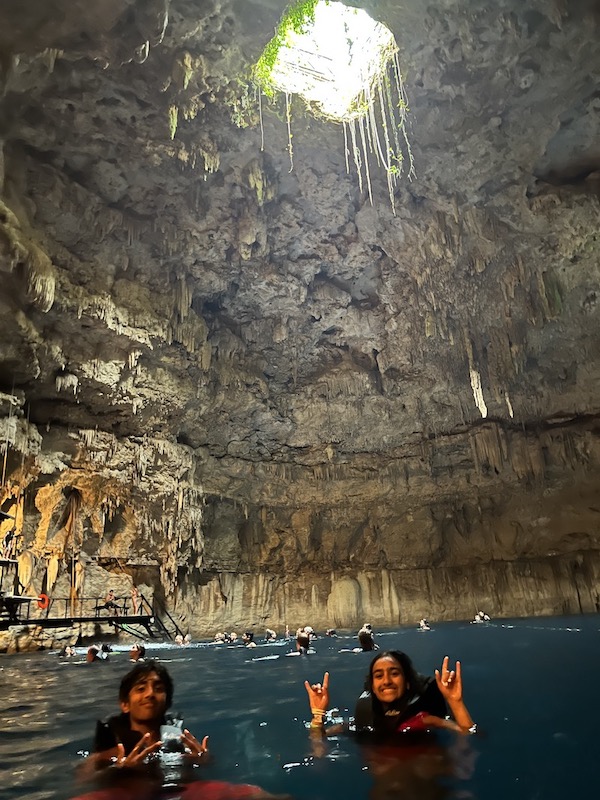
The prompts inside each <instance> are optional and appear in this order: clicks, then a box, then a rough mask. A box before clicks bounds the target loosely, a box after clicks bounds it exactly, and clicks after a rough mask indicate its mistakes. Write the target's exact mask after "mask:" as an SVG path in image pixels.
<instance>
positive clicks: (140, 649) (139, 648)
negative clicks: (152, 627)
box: [129, 642, 146, 661]
mask: <svg viewBox="0 0 600 800" xmlns="http://www.w3.org/2000/svg"><path fill="white" fill-rule="evenodd" d="M145 657H146V648H145V647H144V645H143V644H137V642H136V643H135V644H133V645H131V650H130V651H129V660H130V661H143V660H144V658H145Z"/></svg>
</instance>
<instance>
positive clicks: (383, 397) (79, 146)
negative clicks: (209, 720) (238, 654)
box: [0, 0, 600, 634]
mask: <svg viewBox="0 0 600 800" xmlns="http://www.w3.org/2000/svg"><path fill="white" fill-rule="evenodd" d="M353 5H362V7H364V8H366V9H367V10H369V12H370V13H372V14H373V16H374V17H376V18H377V19H379V20H381V21H382V22H384V23H385V24H386V25H388V27H389V28H390V29H391V30H392V32H393V33H394V35H395V37H396V40H397V43H398V45H399V55H400V63H401V65H402V69H403V73H404V77H405V86H406V91H407V95H408V99H409V106H410V115H409V123H410V124H409V138H410V143H411V148H412V153H413V157H414V163H415V170H416V177H415V178H414V179H412V180H408V179H403V180H402V181H400V183H399V184H398V187H397V189H396V194H395V210H396V215H395V216H394V214H393V213H392V208H391V206H390V202H389V198H388V194H387V185H386V176H385V173H384V172H382V171H377V170H373V171H372V173H371V183H372V195H373V204H372V205H371V203H370V202H369V198H368V193H367V190H366V187H364V186H363V189H362V191H361V190H360V189H359V185H358V180H357V176H356V174H355V173H354V172H353V170H352V166H351V168H350V171H349V172H348V173H347V172H346V166H345V156H344V138H343V133H342V129H341V126H340V125H334V124H331V123H326V122H324V121H322V120H318V119H314V118H312V117H310V116H308V115H307V114H306V113H305V112H304V110H303V107H302V105H301V103H300V102H299V101H298V102H296V101H295V102H294V103H293V105H292V130H293V150H294V167H293V170H292V171H290V161H289V156H288V138H287V129H286V124H285V119H284V117H282V106H281V105H277V104H271V105H270V104H269V103H268V102H267V101H266V100H264V99H263V102H262V130H261V124H260V120H259V113H258V103H257V102H256V98H255V93H254V89H253V88H249V87H248V82H247V77H248V72H249V68H250V67H251V65H252V63H253V62H254V60H255V59H256V58H257V57H258V55H259V54H260V52H261V49H262V48H263V47H264V45H265V43H266V41H267V40H268V38H269V36H270V32H271V31H272V30H273V28H274V27H275V25H276V24H277V21H278V19H279V16H280V14H281V12H282V11H283V9H284V7H285V3H283V2H278V0H255V1H254V0H253V1H252V2H249V1H248V0H244V2H241V1H235V0H211V1H210V2H208V1H207V2H203V3H200V4H198V3H192V2H186V0H173V1H172V2H171V3H169V2H167V1H166V0H152V2H148V1H147V0H146V1H145V2H142V1H141V0H138V1H137V2H135V0H130V2H127V3H115V2H113V1H112V0H99V2H97V3H94V4H93V5H92V6H90V5H89V4H87V3H73V2H71V3H68V4H67V3H64V2H61V0H54V2H53V3H51V4H44V13H42V11H41V7H40V4H38V3H34V2H21V3H19V4H16V3H8V4H4V7H3V9H2V10H0V21H1V22H2V24H1V25H0V30H1V31H2V34H0V55H1V58H2V81H3V87H4V94H3V97H2V100H1V104H2V119H3V123H2V131H1V135H2V139H3V147H2V154H3V157H2V170H1V176H0V177H1V179H2V183H1V187H2V196H1V198H0V200H1V205H0V271H1V278H2V283H3V286H2V291H1V293H0V329H1V336H0V391H1V392H2V394H1V395H0V413H1V417H2V418H1V419H0V438H1V440H2V442H3V443H4V450H3V453H4V452H5V453H6V455H5V458H4V465H3V482H2V484H3V485H2V495H1V496H0V503H1V508H2V509H3V510H4V511H6V512H7V513H9V514H11V515H14V516H15V517H16V528H17V537H16V545H17V546H18V551H19V552H23V551H29V552H30V553H31V554H32V558H33V559H34V567H33V570H32V573H31V576H30V585H29V586H26V587H23V588H24V589H25V590H26V591H28V592H31V591H33V592H35V593H39V592H40V591H43V590H44V589H45V587H46V585H47V570H48V565H49V563H50V560H51V559H52V558H53V557H54V558H58V559H59V573H58V574H59V578H58V580H59V581H60V580H63V581H66V584H65V586H68V585H69V582H71V583H72V579H73V576H72V573H73V567H72V560H73V557H76V558H77V559H79V558H81V559H83V561H84V562H85V563H86V564H87V563H88V561H87V560H86V559H88V560H91V561H94V560H98V559H101V563H102V570H101V571H100V572H99V573H98V574H97V575H96V578H95V579H94V583H93V591H96V592H97V593H98V594H103V593H104V591H105V589H106V586H107V585H109V584H111V583H114V581H115V578H118V579H119V580H121V579H122V580H123V581H124V586H125V584H127V585H129V584H130V583H131V582H136V583H140V584H144V585H145V586H147V587H148V589H149V591H155V592H156V593H157V595H159V596H161V597H163V596H164V597H165V598H166V599H167V601H168V604H169V606H170V608H172V609H173V610H174V611H175V613H176V614H178V615H179V616H178V618H179V619H180V621H181V622H182V625H183V626H184V627H186V628H188V627H189V629H190V630H191V631H192V632H193V633H195V634H201V633H213V632H214V630H215V628H216V627H233V626H242V625H244V626H249V625H256V626H259V627H260V626H262V625H263V624H264V623H265V622H268V623H269V625H272V626H273V625H274V626H277V625H279V626H281V625H284V624H285V623H286V622H289V623H290V625H291V626H293V625H295V624H296V623H298V624H300V622H302V623H304V622H305V621H306V622H310V623H311V624H313V625H317V626H323V627H328V626H342V625H349V626H352V625H354V624H355V623H357V624H361V623H362V621H363V620H362V617H363V616H365V615H368V616H369V618H370V619H371V621H372V622H373V623H375V624H379V625H382V624H386V623H389V624H396V623H398V622H407V623H408V622H412V621H413V620H418V619H419V618H420V617H422V616H423V615H424V614H426V615H427V616H428V617H430V618H436V617H437V618H455V617H459V618H460V617H463V616H464V617H471V616H472V614H473V613H474V610H476V608H477V607H479V606H485V608H486V609H487V610H488V611H490V613H493V614H494V615H500V614H504V615H514V614H520V613H523V614H530V613H553V612H556V613H562V612H567V611H577V610H583V611H592V610H596V608H597V605H598V591H599V586H600V582H599V579H598V575H599V572H600V559H599V557H598V547H599V539H598V523H599V517H600V507H599V506H598V503H597V501H596V499H595V498H596V496H597V490H598V479H599V455H600V450H599V447H600V445H599V438H598V396H599V395H598V374H599V372H598V370H599V366H598V352H599V344H600V342H599V338H600V332H599V331H600V328H599V325H598V313H599V312H598V304H597V294H598V291H599V289H598V273H599V263H600V259H599V254H600V241H599V239H598V219H599V211H600V207H599V206H600V201H599V197H600V191H599V186H600V182H599V177H598V176H599V175H600V146H599V142H600V136H598V132H599V127H600V125H599V122H600V95H599V93H598V79H599V75H600V16H599V14H598V10H597V6H596V4H594V3H591V2H590V3H586V2H579V3H575V2H573V3H564V4H553V3H551V4H548V3H546V2H541V0H540V2H532V3H528V4H527V5H526V7H524V6H523V4H522V3H520V2H517V0H504V2H500V3H493V4H492V3H485V2H476V3H473V2H466V0H446V2H443V3H435V4H433V3H432V4H429V5H428V4H423V3H421V2H417V0H409V2H408V3H405V4H403V6H404V7H403V8H402V9H399V8H398V5H399V4H397V3H395V2H384V0H382V1H381V2H377V1H376V0H373V1H372V2H365V3H362V4H358V3H353ZM7 32H10V35H8V33H7ZM262 142H264V148H261V143H262ZM74 496H75V497H76V498H77V500H76V503H74V502H73V497H74ZM69 509H71V512H72V513H69ZM11 526H12V522H11V521H5V522H4V523H2V527H1V532H2V535H4V534H5V533H6V532H7V531H8V530H9V529H10V527H11ZM69 576H70V577H69ZM59 585H60V584H57V586H59ZM57 591H58V590H57ZM64 591H66V588H65V589H64Z"/></svg>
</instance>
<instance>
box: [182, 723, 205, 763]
mask: <svg viewBox="0 0 600 800" xmlns="http://www.w3.org/2000/svg"><path fill="white" fill-rule="evenodd" d="M181 741H182V742H183V744H184V746H185V752H186V753H188V755H192V756H196V757H198V758H199V757H200V756H203V755H204V754H205V753H208V736H205V737H204V739H202V742H199V741H198V739H196V737H195V736H193V735H192V734H191V733H190V732H189V731H188V729H187V728H185V730H184V731H183V733H182V734H181Z"/></svg>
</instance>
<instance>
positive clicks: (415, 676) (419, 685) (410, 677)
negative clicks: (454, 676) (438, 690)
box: [365, 650, 426, 717]
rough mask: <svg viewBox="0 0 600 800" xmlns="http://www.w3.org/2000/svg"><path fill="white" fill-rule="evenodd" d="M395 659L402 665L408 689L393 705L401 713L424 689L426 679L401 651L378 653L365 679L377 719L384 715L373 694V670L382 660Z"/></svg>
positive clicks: (381, 706) (366, 688)
mask: <svg viewBox="0 0 600 800" xmlns="http://www.w3.org/2000/svg"><path fill="white" fill-rule="evenodd" d="M386 657H387V658H393V659H394V661H397V662H398V664H399V665H400V669H401V670H402V674H403V675H404V681H405V683H406V689H405V691H404V694H403V695H402V697H401V698H399V699H398V700H396V701H395V702H394V703H393V704H392V705H393V706H394V707H396V708H397V709H398V710H399V711H401V710H403V709H404V708H406V706H407V705H408V703H409V701H410V700H411V699H412V698H413V697H414V696H415V695H418V694H421V692H422V691H423V689H424V686H425V682H426V678H425V677H424V676H423V675H420V674H419V673H418V672H417V671H416V669H415V668H414V666H413V663H412V661H411V660H410V658H409V657H408V656H407V655H406V653H403V652H402V651H401V650H386V651H385V652H383V653H377V655H376V656H375V658H374V659H373V660H372V661H371V663H370V665H369V672H368V674H367V676H366V678H365V691H367V692H370V694H371V703H372V704H373V713H374V715H375V716H376V717H380V716H383V715H384V710H383V705H382V704H381V701H380V700H378V699H377V697H375V694H374V693H373V669H374V667H375V664H376V663H377V662H378V661H379V660H380V659H382V658H386Z"/></svg>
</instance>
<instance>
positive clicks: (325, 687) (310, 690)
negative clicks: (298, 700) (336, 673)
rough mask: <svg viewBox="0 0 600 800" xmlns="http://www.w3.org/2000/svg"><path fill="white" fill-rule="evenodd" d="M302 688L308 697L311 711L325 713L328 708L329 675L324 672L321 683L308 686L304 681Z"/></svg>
mask: <svg viewBox="0 0 600 800" xmlns="http://www.w3.org/2000/svg"><path fill="white" fill-rule="evenodd" d="M304 688H305V689H306V693H307V695H308V702H309V703H310V707H311V710H312V709H313V708H319V709H321V710H322V711H327V709H328V708H329V673H328V672H326V673H325V674H324V675H323V683H313V684H310V683H309V682H308V681H304Z"/></svg>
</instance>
